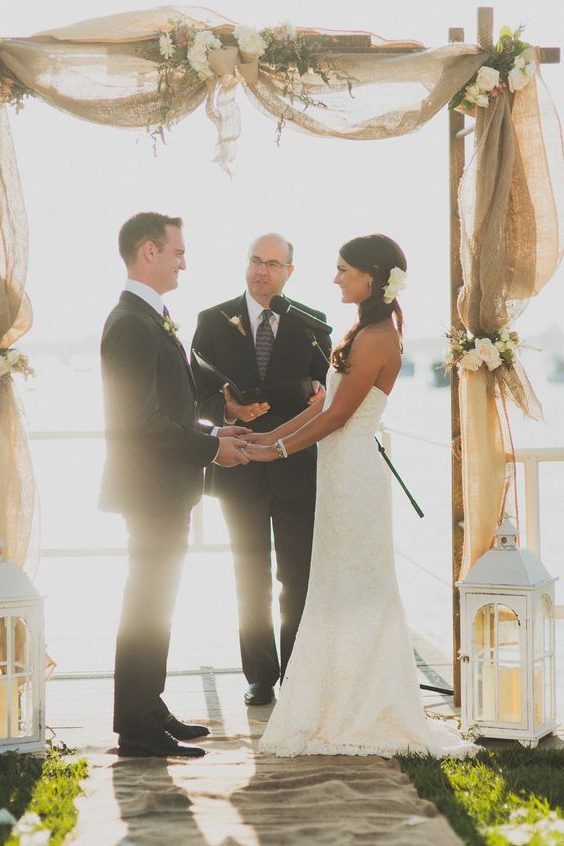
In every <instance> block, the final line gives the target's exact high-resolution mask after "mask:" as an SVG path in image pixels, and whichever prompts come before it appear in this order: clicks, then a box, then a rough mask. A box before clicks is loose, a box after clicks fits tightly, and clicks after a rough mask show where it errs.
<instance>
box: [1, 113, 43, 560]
mask: <svg viewBox="0 0 564 846" xmlns="http://www.w3.org/2000/svg"><path fill="white" fill-rule="evenodd" d="M27 258H28V247H27V220H26V215H25V207H24V202H23V197H22V192H21V186H20V180H19V176H18V170H17V166H16V157H15V151H14V146H13V143H12V136H11V132H10V124H9V121H8V115H7V112H6V109H5V108H2V109H0V349H5V348H7V347H11V346H13V345H14V344H15V343H16V342H17V341H18V339H19V338H20V337H21V336H22V335H24V334H25V332H27V331H28V329H29V328H30V326H31V320H32V318H31V307H30V303H29V300H28V298H27V295H26V293H25V281H26V273H27ZM34 502H35V488H34V484H33V473H32V468H31V460H30V456H29V450H28V445H27V438H26V433H25V429H24V426H23V424H22V420H21V415H20V412H19V409H18V405H17V401H16V397H15V395H14V386H13V382H12V377H11V376H9V375H5V376H3V377H0V540H1V541H3V543H4V557H5V558H7V559H8V560H10V561H15V562H16V563H17V564H19V565H20V566H23V565H24V564H25V563H26V555H27V549H28V544H29V538H30V532H31V525H32V520H33V511H34Z"/></svg>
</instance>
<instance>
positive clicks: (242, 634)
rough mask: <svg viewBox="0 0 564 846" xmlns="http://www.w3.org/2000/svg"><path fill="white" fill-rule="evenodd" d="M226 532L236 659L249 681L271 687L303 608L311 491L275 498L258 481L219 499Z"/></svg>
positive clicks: (310, 531) (280, 670) (281, 668)
mask: <svg viewBox="0 0 564 846" xmlns="http://www.w3.org/2000/svg"><path fill="white" fill-rule="evenodd" d="M221 505H222V509H223V514H224V516H225V521H226V523H227V528H228V530H229V537H230V540H231V547H232V552H233V561H234V566H235V581H236V586H237V601H238V610H239V642H240V646H241V663H242V666H243V672H244V674H245V677H246V679H247V681H248V682H249V684H251V683H253V682H262V683H263V684H265V685H268V686H273V685H274V684H275V683H276V681H277V680H278V678H279V677H280V678H283V677H284V672H285V670H286V664H287V663H288V660H289V658H290V655H291V652H292V647H293V646H294V640H295V638H296V632H297V630H298V626H299V624H300V619H301V616H302V611H303V608H304V603H305V598H306V593H307V584H308V579H309V565H310V559H311V543H312V534H313V515H314V510H315V495H314V493H313V491H312V492H311V493H310V494H307V495H306V496H296V497H292V498H291V499H290V498H283V497H279V496H277V495H276V494H274V493H273V492H272V491H270V490H269V489H268V487H267V486H266V485H264V489H263V490H260V491H258V492H257V493H256V494H255V495H254V496H249V495H244V496H241V497H239V498H238V499H234V498H232V497H225V498H223V499H222V500H221ZM271 534H273V535H274V548H275V551H276V564H277V570H276V576H277V579H278V581H279V582H281V584H282V588H281V592H280V662H279V661H278V656H277V652H276V644H275V638H274V629H273V623H272V575H271Z"/></svg>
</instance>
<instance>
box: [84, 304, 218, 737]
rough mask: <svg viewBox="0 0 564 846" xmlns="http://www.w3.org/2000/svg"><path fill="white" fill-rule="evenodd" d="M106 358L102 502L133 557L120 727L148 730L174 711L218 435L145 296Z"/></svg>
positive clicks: (116, 325)
mask: <svg viewBox="0 0 564 846" xmlns="http://www.w3.org/2000/svg"><path fill="white" fill-rule="evenodd" d="M101 356H102V380H103V386H104V405H105V415H106V439H107V454H106V463H105V467H104V474H103V480H102V490H101V496H100V506H101V508H102V509H103V510H105V511H118V512H121V513H122V514H123V515H124V517H125V520H126V524H127V528H128V532H129V559H130V569H129V575H128V580H127V584H126V587H125V592H124V600H123V610H122V617H121V622H120V628H119V633H118V639H117V646H116V664H115V709H114V730H115V731H117V732H118V733H119V734H121V735H140V734H142V733H143V732H144V731H145V730H150V729H151V727H152V723H153V722H154V720H155V719H156V720H157V721H160V720H161V719H163V718H164V717H165V716H166V715H167V714H168V709H167V708H166V706H165V705H164V703H163V701H162V699H161V693H162V692H163V690H164V685H165V676H166V660H167V655H168V646H169V640H170V623H171V616H172V612H173V608H174V599H175V595H176V590H177V587H178V582H179V579H180V572H181V565H182V560H183V556H184V553H185V551H186V547H187V536H188V525H189V519H190V509H191V508H192V506H193V505H195V504H196V503H197V502H198V500H199V499H200V497H201V494H202V488H203V467H204V466H205V465H207V464H209V463H210V462H211V461H212V460H213V459H214V457H215V455H216V453H217V450H218V447H219V441H218V439H217V438H215V437H211V436H210V434H209V433H210V431H211V427H210V426H207V425H202V424H200V423H198V409H197V394H196V385H195V382H194V380H193V377H192V373H191V371H190V367H189V364H188V361H187V359H186V354H185V352H184V350H183V349H182V347H181V346H179V344H177V343H176V341H175V340H174V339H173V338H172V337H171V336H170V335H169V334H168V333H167V332H166V330H165V329H164V327H163V321H162V318H161V316H160V315H159V314H157V312H156V311H155V310H154V309H153V308H152V307H151V306H150V305H148V304H147V303H146V302H145V301H144V300H143V299H141V298H140V297H137V296H136V295H135V294H132V293H130V292H128V291H124V292H123V293H122V295H121V298H120V301H119V303H118V305H117V306H116V307H115V308H114V309H113V311H112V312H111V313H110V315H109V317H108V319H107V321H106V324H105V326H104V331H103V334H102V342H101Z"/></svg>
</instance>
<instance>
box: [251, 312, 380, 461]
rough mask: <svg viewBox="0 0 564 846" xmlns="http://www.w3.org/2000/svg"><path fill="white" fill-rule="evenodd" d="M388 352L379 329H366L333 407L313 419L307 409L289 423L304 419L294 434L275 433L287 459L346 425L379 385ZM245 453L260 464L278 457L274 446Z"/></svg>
mask: <svg viewBox="0 0 564 846" xmlns="http://www.w3.org/2000/svg"><path fill="white" fill-rule="evenodd" d="M388 337H389V335H388ZM389 352H390V347H389V343H387V342H386V336H384V335H383V334H382V333H381V332H380V331H378V327H376V326H374V327H372V326H371V327H366V328H365V329H363V330H361V331H360V332H359V333H358V335H357V336H356V338H355V339H354V343H353V345H352V348H351V351H350V354H349V359H348V363H349V370H348V371H347V373H346V375H345V376H344V377H343V378H342V379H341V380H340V383H339V385H338V387H337V390H336V391H335V395H334V397H333V399H332V401H331V404H330V405H329V406H328V407H327V408H326V409H325V410H324V411H320V412H319V413H317V414H315V415H312V416H311V417H309V416H308V412H310V411H311V409H306V411H304V412H302V414H301V415H298V417H295V418H294V419H293V420H290V421H289V423H290V424H295V423H298V422H300V418H302V419H303V422H302V425H301V426H300V427H299V428H295V427H292V431H291V432H289V431H286V433H285V434H280V433H281V432H282V431H283V429H284V427H285V426H286V425H287V424H284V425H283V426H279V427H278V429H275V430H274V432H273V433H272V435H274V436H275V439H276V440H278V439H282V442H283V446H284V449H285V450H286V452H287V453H288V455H291V454H292V453H294V452H299V451H300V450H302V449H305V448H306V447H308V446H311V445H312V444H314V443H317V441H320V440H322V439H323V438H326V437H327V435H330V434H331V433H332V432H334V431H336V430H337V429H340V428H341V427H342V426H344V425H345V423H346V422H347V420H348V419H349V418H350V417H351V416H352V415H353V414H354V412H355V411H356V410H357V408H358V407H359V405H360V404H361V402H362V401H363V399H364V398H365V397H366V395H367V394H368V392H369V390H370V388H371V387H372V386H373V385H374V383H375V382H376V381H377V379H378V376H379V374H380V371H381V370H382V367H383V365H384V363H385V361H386V357H387V355H388V354H389ZM245 451H246V453H247V455H248V456H249V458H252V459H253V460H258V461H260V460H263V461H272V459H273V458H277V457H279V453H278V450H277V448H276V447H275V446H272V447H270V446H269V447H253V446H252V445H250V446H248V447H247V448H246V450H245Z"/></svg>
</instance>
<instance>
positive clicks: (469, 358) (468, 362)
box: [460, 350, 482, 371]
mask: <svg viewBox="0 0 564 846" xmlns="http://www.w3.org/2000/svg"><path fill="white" fill-rule="evenodd" d="M460 365H461V367H463V368H464V369H465V370H473V371H476V370H479V369H480V367H481V366H482V359H481V358H480V356H479V355H478V353H477V352H476V350H469V351H468V352H467V353H465V354H464V355H463V356H462V358H461V359H460Z"/></svg>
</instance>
